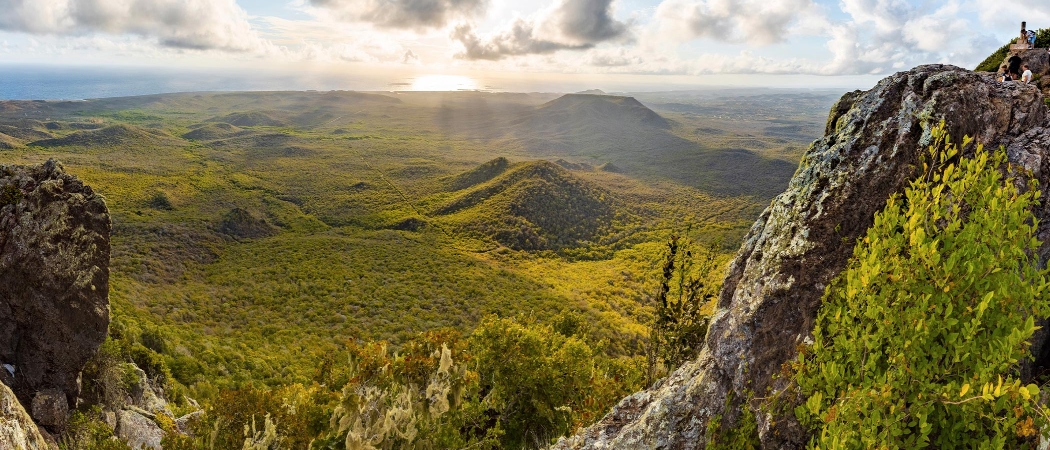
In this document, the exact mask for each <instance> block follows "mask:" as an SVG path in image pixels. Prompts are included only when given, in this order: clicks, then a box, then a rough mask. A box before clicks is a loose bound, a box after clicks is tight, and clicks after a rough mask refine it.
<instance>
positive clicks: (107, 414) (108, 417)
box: [102, 410, 117, 430]
mask: <svg viewBox="0 0 1050 450" xmlns="http://www.w3.org/2000/svg"><path fill="white" fill-rule="evenodd" d="M102 421H103V422H105V423H106V425H109V428H110V429H111V430H116V429H117V413H115V412H113V411H109V410H106V411H102Z"/></svg>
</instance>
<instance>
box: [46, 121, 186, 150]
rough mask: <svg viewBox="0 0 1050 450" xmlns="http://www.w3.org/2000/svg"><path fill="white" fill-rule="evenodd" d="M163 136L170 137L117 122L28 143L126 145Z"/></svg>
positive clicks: (163, 137) (53, 145) (155, 139)
mask: <svg viewBox="0 0 1050 450" xmlns="http://www.w3.org/2000/svg"><path fill="white" fill-rule="evenodd" d="M165 138H170V136H168V135H167V134H165V133H163V132H160V131H155V130H149V129H145V128H141V127H138V126H135V125H127V124H117V125H110V126H108V127H104V128H99V129H96V130H87V131H77V132H74V133H70V134H68V135H66V136H63V137H60V138H52V139H42V140H39V141H33V142H30V143H29V145H31V146H35V147H62V146H70V145H78V146H83V147H105V146H117V145H126V144H128V143H136V144H142V143H155V142H156V141H158V140H160V139H165Z"/></svg>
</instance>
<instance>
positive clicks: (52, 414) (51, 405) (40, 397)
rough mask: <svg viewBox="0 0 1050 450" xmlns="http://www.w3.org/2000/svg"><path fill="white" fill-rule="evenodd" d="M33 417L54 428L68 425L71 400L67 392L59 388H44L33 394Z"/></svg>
mask: <svg viewBox="0 0 1050 450" xmlns="http://www.w3.org/2000/svg"><path fill="white" fill-rule="evenodd" d="M32 411H33V419H34V420H36V422H37V423H39V424H40V425H43V426H45V427H48V428H51V429H53V430H61V429H63V428H65V427H66V420H67V419H68V418H69V402H68V401H67V400H66V393H65V392H62V391H60V390H58V389H44V390H42V391H40V392H37V393H36V395H34V396H33V407H32Z"/></svg>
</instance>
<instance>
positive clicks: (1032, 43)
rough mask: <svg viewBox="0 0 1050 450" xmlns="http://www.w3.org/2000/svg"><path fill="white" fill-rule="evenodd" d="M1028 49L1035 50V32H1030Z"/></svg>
mask: <svg viewBox="0 0 1050 450" xmlns="http://www.w3.org/2000/svg"><path fill="white" fill-rule="evenodd" d="M1027 38H1028V48H1031V49H1034V48H1035V31H1032V30H1028V36H1027Z"/></svg>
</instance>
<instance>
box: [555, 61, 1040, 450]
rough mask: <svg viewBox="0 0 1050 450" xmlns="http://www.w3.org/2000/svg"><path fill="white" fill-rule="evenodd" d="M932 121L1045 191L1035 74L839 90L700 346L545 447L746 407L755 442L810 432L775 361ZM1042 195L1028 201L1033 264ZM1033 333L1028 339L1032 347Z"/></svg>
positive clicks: (698, 432) (938, 75) (676, 437)
mask: <svg viewBox="0 0 1050 450" xmlns="http://www.w3.org/2000/svg"><path fill="white" fill-rule="evenodd" d="M941 120H943V121H945V123H946V125H947V128H948V130H949V132H950V134H951V135H952V136H955V137H956V139H961V138H962V136H971V137H973V138H975V139H976V142H978V143H981V144H984V145H985V146H990V147H999V146H1003V147H1005V148H1006V149H1007V155H1008V157H1009V160H1010V162H1011V164H1013V165H1015V166H1016V167H1017V168H1019V169H1021V170H1019V173H1020V174H1022V178H1024V177H1025V176H1032V177H1035V178H1037V179H1038V181H1039V186H1040V189H1042V190H1043V191H1044V192H1043V196H1042V198H1048V197H1047V192H1046V191H1047V188H1048V187H1050V166H1048V165H1050V157H1048V156H1050V123H1048V121H1047V108H1046V106H1045V105H1044V103H1043V96H1042V94H1041V93H1040V91H1039V89H1037V88H1036V87H1035V86H1026V85H1022V84H1019V83H1008V84H1004V83H998V82H996V81H995V80H994V78H993V76H992V75H991V74H977V73H974V72H971V71H968V70H964V69H960V68H957V67H953V66H945V65H927V66H920V67H917V68H915V69H912V70H910V71H907V72H900V73H897V74H895V75H892V76H890V77H887V78H886V79H883V80H882V81H880V82H879V83H878V84H877V85H876V86H875V87H874V88H873V89H871V90H869V91H866V92H852V93H849V94H846V95H845V96H844V97H843V98H842V100H840V102H839V103H838V104H836V106H835V107H834V108H832V111H831V114H830V117H829V120H828V124H827V128H826V131H827V134H826V135H825V136H824V137H823V138H821V139H819V140H817V141H816V142H814V143H813V144H812V145H811V146H810V148H809V150H808V151H807V152H806V154H805V156H804V157H803V159H802V162H801V163H800V167H799V169H798V171H797V172H796V174H795V176H794V178H793V179H792V180H791V182H790V183H789V186H788V188H787V190H786V191H785V192H784V193H783V194H781V195H780V196H778V197H777V198H776V199H774V200H773V202H772V203H771V204H770V206H769V207H768V208H767V209H766V210H765V211H764V212H763V213H762V215H761V216H760V217H759V219H758V221H757V222H756V223H755V224H754V225H753V226H752V228H751V230H750V231H749V233H748V235H747V236H746V237H745V239H744V243H743V245H742V247H741V249H740V251H739V253H738V254H737V257H736V258H735V259H734V261H733V262H732V263H731V264H730V266H729V268H728V271H727V274H726V278H725V282H724V285H723V289H722V292H721V295H720V298H719V305H718V310H717V312H716V313H715V315H714V317H713V318H712V322H711V326H710V328H709V332H708V335H707V343H706V346H705V348H704V349H703V351H702V352H701V354H700V356H699V357H698V358H697V359H696V360H695V361H693V362H691V363H688V364H686V365H684V366H683V367H681V368H679V369H678V370H677V371H675V372H674V373H672V374H671V375H670V376H668V377H667V378H666V379H665V380H663V381H662V382H660V383H658V384H657V385H655V386H654V387H652V388H650V389H649V390H648V391H645V392H641V393H637V394H634V395H632V396H630V397H628V398H627V399H625V400H623V401H622V402H621V403H620V404H619V405H618V406H617V407H616V408H615V409H614V410H613V412H612V413H610V414H609V415H607V416H606V417H605V418H604V419H602V420H601V421H600V422H598V423H597V424H595V425H593V426H591V427H589V428H587V429H584V430H582V431H580V432H579V433H578V434H576V435H575V436H573V437H571V438H568V439H564V440H562V441H561V442H559V443H558V444H557V445H556V446H555V448H560V449H613V448H615V449H643V448H645V449H648V448H665V449H692V448H703V447H705V446H706V445H707V443H708V438H709V437H710V436H708V433H709V425H710V424H711V423H712V421H713V420H717V421H718V422H719V424H720V426H721V427H731V426H733V424H734V423H736V422H737V420H738V419H739V417H740V416H741V412H742V411H744V410H745V409H749V410H750V411H751V412H752V413H753V414H754V415H755V418H756V419H757V424H758V434H759V436H758V437H759V438H760V443H761V447H762V448H768V449H799V448H804V447H805V444H806V442H807V441H808V433H807V431H806V430H804V429H803V428H802V427H801V426H800V425H799V424H798V422H797V421H796V419H795V418H794V415H793V414H792V413H791V411H792V409H793V408H792V407H791V405H790V402H792V401H794V399H792V398H791V397H792V396H791V395H783V394H784V393H785V389H788V388H789V387H790V385H789V380H788V379H787V378H785V377H780V376H778V373H779V372H780V371H781V369H782V367H783V366H784V364H785V363H788V362H790V361H792V360H793V359H794V358H795V357H796V356H797V353H796V352H797V350H796V349H797V347H798V345H799V344H800V343H802V342H804V341H805V340H807V339H809V338H810V337H811V333H812V330H813V325H814V321H815V319H816V316H817V311H818V309H819V307H820V299H821V296H822V295H823V293H824V289H825V286H826V285H827V284H828V282H830V281H831V280H832V279H833V278H834V277H835V276H836V275H838V274H839V273H840V272H841V271H842V269H843V268H844V267H845V265H846V262H847V261H848V259H849V256H850V255H851V254H852V251H853V246H854V243H855V242H856V241H857V239H858V238H859V237H860V236H861V235H862V234H863V233H864V232H865V231H866V230H867V229H868V227H869V226H871V224H872V221H873V218H874V215H875V213H877V212H878V211H881V210H882V209H883V207H884V206H885V204H886V200H887V199H888V198H889V197H890V195H891V194H893V193H896V192H900V191H902V190H903V188H904V187H905V186H906V185H907V184H908V183H909V182H910V181H911V180H913V179H914V178H915V176H917V173H918V171H917V170H916V167H918V166H920V157H921V155H922V154H923V152H924V150H925V146H926V145H927V144H929V142H928V141H929V134H930V133H929V130H930V128H931V127H932V126H934V125H936V124H937V123H939V122H940V121H941ZM967 150H968V151H964V155H963V156H970V153H972V150H973V149H972V147H971V148H969V149H967ZM1024 174H1027V175H1024ZM1048 206H1050V205H1048V204H1044V205H1043V206H1041V207H1040V208H1039V209H1038V210H1037V211H1034V213H1035V216H1036V218H1037V219H1038V220H1039V229H1038V231H1037V233H1038V235H1037V237H1038V238H1039V239H1040V240H1041V241H1042V242H1044V244H1043V246H1042V247H1041V248H1040V249H1039V252H1040V256H1041V258H1040V259H1041V263H1044V264H1045V262H1046V260H1047V256H1048V255H1050V220H1046V219H1048V218H1050V208H1048ZM1041 336H1045V334H1044V335H1041ZM1043 339H1045V337H1038V338H1037V339H1035V340H1034V341H1033V353H1035V354H1036V355H1039V352H1040V348H1041V347H1042V342H1041V340H1043ZM1037 364H1038V361H1037ZM775 401H787V402H788V403H789V404H788V405H783V404H781V405H775V404H774V402H775ZM716 418H717V419H716Z"/></svg>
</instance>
